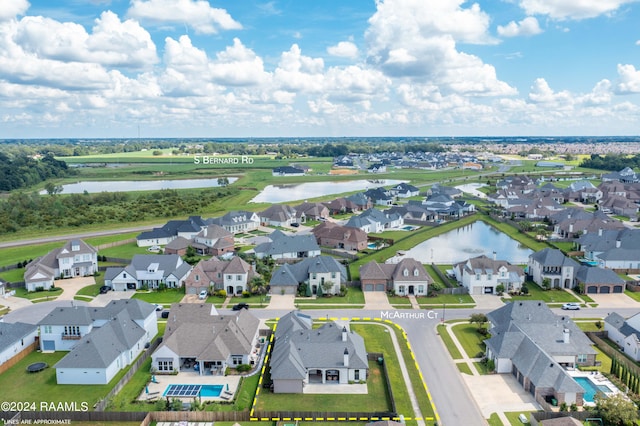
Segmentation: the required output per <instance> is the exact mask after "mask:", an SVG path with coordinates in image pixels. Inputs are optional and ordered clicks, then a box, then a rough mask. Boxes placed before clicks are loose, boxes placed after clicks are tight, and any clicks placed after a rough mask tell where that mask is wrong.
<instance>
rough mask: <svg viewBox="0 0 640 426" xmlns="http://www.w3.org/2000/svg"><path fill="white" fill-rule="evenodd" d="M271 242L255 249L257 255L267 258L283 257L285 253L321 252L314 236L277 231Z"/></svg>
mask: <svg viewBox="0 0 640 426" xmlns="http://www.w3.org/2000/svg"><path fill="white" fill-rule="evenodd" d="M270 238H271V242H268V243H262V244H260V245H258V246H256V248H255V249H254V251H255V252H256V253H261V254H263V255H265V256H275V255H282V254H285V253H300V252H308V251H319V250H320V247H319V246H318V242H317V241H316V238H315V236H313V235H312V234H306V235H285V234H283V233H282V232H279V231H275V232H273V233H271V236H270Z"/></svg>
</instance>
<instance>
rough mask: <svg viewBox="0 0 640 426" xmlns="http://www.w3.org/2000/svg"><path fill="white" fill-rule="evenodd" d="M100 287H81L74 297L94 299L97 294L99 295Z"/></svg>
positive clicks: (100, 285)
mask: <svg viewBox="0 0 640 426" xmlns="http://www.w3.org/2000/svg"><path fill="white" fill-rule="evenodd" d="M100 287H102V284H92V285H88V286H86V287H82V288H81V289H80V290H78V292H77V293H76V295H77V296H92V297H96V296H97V295H98V294H100Z"/></svg>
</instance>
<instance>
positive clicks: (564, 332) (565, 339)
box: [562, 328, 569, 344]
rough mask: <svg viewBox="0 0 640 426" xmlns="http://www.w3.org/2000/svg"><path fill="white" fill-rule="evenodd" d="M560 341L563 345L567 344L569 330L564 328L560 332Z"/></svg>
mask: <svg viewBox="0 0 640 426" xmlns="http://www.w3.org/2000/svg"><path fill="white" fill-rule="evenodd" d="M562 341H563V342H564V343H567V344H568V343H569V329H568V328H565V329H564V330H562Z"/></svg>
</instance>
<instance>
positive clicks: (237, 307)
mask: <svg viewBox="0 0 640 426" xmlns="http://www.w3.org/2000/svg"><path fill="white" fill-rule="evenodd" d="M241 309H249V304H248V303H237V304H235V305H233V308H231V310H233V311H239V310H241Z"/></svg>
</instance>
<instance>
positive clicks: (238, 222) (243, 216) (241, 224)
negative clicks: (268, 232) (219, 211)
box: [209, 210, 260, 234]
mask: <svg viewBox="0 0 640 426" xmlns="http://www.w3.org/2000/svg"><path fill="white" fill-rule="evenodd" d="M209 222H211V223H213V224H216V225H220V226H222V227H223V228H224V229H226V230H227V231H229V232H231V233H232V234H239V233H242V232H249V231H253V230H256V229H258V227H259V226H260V217H259V216H258V214H257V213H254V212H249V211H245V210H234V211H230V212H229V213H226V214H225V215H223V216H220V217H215V218H213V219H209Z"/></svg>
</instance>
